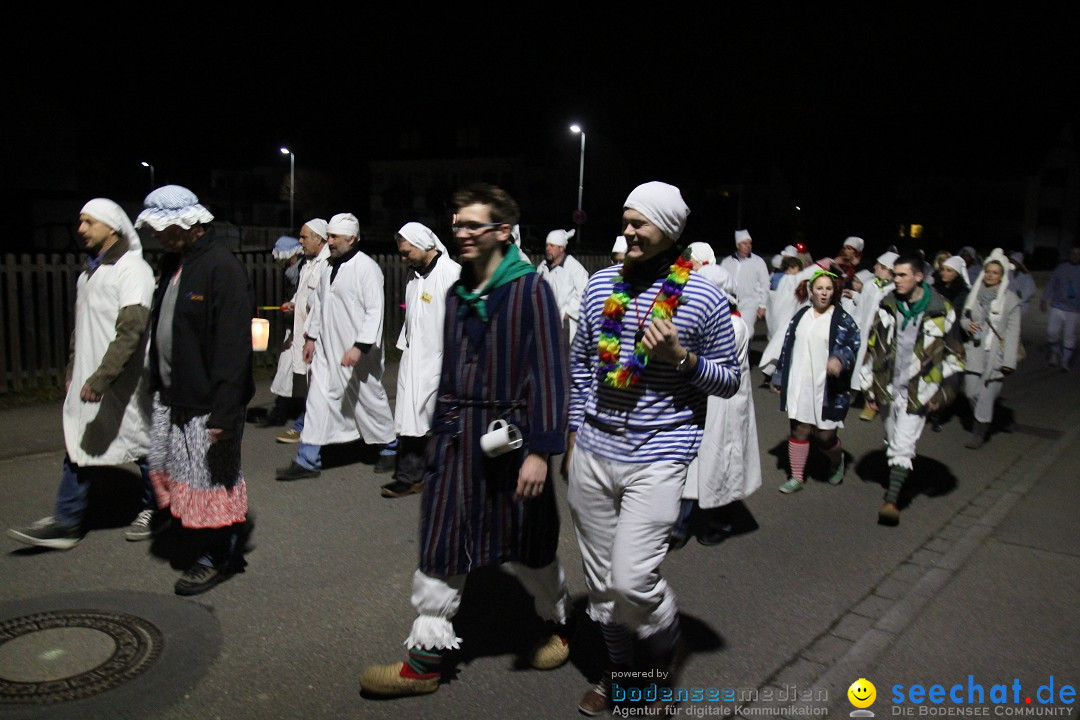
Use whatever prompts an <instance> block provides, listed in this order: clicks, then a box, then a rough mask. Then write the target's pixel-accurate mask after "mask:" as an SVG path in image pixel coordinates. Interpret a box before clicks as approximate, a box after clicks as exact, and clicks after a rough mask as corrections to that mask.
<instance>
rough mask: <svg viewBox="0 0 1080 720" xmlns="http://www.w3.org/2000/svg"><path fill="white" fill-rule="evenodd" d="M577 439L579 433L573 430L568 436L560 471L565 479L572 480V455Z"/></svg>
mask: <svg viewBox="0 0 1080 720" xmlns="http://www.w3.org/2000/svg"><path fill="white" fill-rule="evenodd" d="M576 440H577V433H576V432H572V433H570V434H569V435H568V436H567V438H566V453H565V454H564V455H563V457H562V465H561V467H559V472H561V473H562V476H563V480H567V481H569V480H570V457H571V456H572V455H573V454H574V442H575V441H576Z"/></svg>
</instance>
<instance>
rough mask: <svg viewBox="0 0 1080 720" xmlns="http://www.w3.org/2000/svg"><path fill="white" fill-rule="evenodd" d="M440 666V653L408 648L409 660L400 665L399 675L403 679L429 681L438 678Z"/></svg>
mask: <svg viewBox="0 0 1080 720" xmlns="http://www.w3.org/2000/svg"><path fill="white" fill-rule="evenodd" d="M441 665H442V653H440V652H438V651H429V650H424V649H423V648H409V658H408V659H407V660H406V661H405V662H404V663H403V664H402V665H401V673H400V675H401V677H404V678H413V679H416V680H430V679H431V678H437V677H439V667H440V666H441Z"/></svg>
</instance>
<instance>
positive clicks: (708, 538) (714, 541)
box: [697, 525, 731, 547]
mask: <svg viewBox="0 0 1080 720" xmlns="http://www.w3.org/2000/svg"><path fill="white" fill-rule="evenodd" d="M729 537H731V526H730V525H721V526H719V527H710V528H709V529H708V530H707V531H706V532H704V533H703V534H701V535H698V539H697V541H698V542H699V543H701V544H702V545H704V546H706V547H712V546H713V545H719V544H720V543H722V542H724V541H725V540H727V539H728V538H729Z"/></svg>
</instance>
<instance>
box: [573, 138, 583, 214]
mask: <svg viewBox="0 0 1080 720" xmlns="http://www.w3.org/2000/svg"><path fill="white" fill-rule="evenodd" d="M570 132H572V133H574V134H575V135H581V160H580V162H579V163H578V183H577V185H578V187H577V209H578V210H579V211H580V210H581V196H582V194H583V192H584V190H585V131H584V130H582V129H581V126H580V125H578V124H577V123H574V124H573V125H571V126H570Z"/></svg>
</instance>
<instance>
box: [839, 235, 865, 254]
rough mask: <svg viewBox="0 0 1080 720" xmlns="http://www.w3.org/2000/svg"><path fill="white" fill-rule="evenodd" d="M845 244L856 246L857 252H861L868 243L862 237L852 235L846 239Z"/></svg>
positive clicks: (846, 245)
mask: <svg viewBox="0 0 1080 720" xmlns="http://www.w3.org/2000/svg"><path fill="white" fill-rule="evenodd" d="M844 246H845V247H852V248H855V252H857V253H861V252H862V250H863V248H864V247H866V243H865V242H864V241H863V239H862V238H861V237H854V236H852V237H849V238H848V239H846V240H844Z"/></svg>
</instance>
